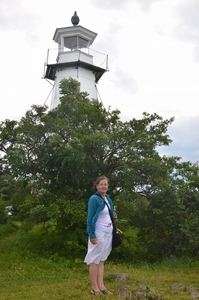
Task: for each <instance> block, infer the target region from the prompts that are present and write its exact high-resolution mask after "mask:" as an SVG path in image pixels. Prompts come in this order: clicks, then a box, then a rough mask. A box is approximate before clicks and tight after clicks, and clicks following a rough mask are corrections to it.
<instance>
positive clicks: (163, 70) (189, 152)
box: [0, 0, 199, 163]
mask: <svg viewBox="0 0 199 300" xmlns="http://www.w3.org/2000/svg"><path fill="white" fill-rule="evenodd" d="M74 11H77V15H78V16H79V17H80V23H79V25H81V26H83V27H86V28H88V29H90V30H92V31H94V32H96V33H97V34H98V35H97V37H96V39H95V41H94V43H93V45H92V46H91V49H93V50H96V51H99V52H101V53H104V54H107V55H108V60H109V71H108V72H106V73H105V74H104V75H103V77H102V78H101V79H100V81H99V83H98V91H99V94H100V98H101V100H102V102H103V104H104V106H105V107H108V106H111V108H112V109H115V108H117V109H119V110H120V111H121V118H122V120H129V119H131V118H133V117H135V118H141V117H142V113H143V112H144V111H146V112H148V113H154V112H155V113H157V114H159V115H160V116H162V117H163V118H164V119H167V118H170V117H175V121H174V122H173V124H172V125H170V126H169V130H168V134H169V136H170V137H171V139H172V140H173V143H172V145H171V146H169V147H167V148H165V149H162V150H161V151H160V152H161V154H166V155H169V156H180V157H182V161H191V162H193V163H195V162H197V161H199V130H198V128H199V111H198V99H199V13H198V12H199V1H198V0H122V1H121V0H84V1H82V0H73V1H66V0H56V1H49V0H34V1H33V0H15V1H13V0H1V1H0V39H1V52H0V66H1V72H0V82H1V108H0V121H4V120H5V119H11V120H13V119H16V120H19V119H20V118H21V117H22V116H24V114H25V112H26V111H27V110H29V109H30V108H31V105H33V104H40V105H43V104H44V103H46V104H47V105H49V106H50V102H51V97H48V96H49V94H50V92H51V89H52V86H51V85H50V83H49V82H47V81H46V80H45V79H42V76H43V71H44V62H45V60H46V55H47V50H48V49H57V44H56V43H55V42H54V41H53V40H52V38H53V35H54V32H55V30H56V28H60V27H67V26H72V24H71V17H72V15H73V14H74ZM54 62H55V61H54Z"/></svg>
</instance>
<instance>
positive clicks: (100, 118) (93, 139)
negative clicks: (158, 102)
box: [0, 78, 199, 261]
mask: <svg viewBox="0 0 199 300" xmlns="http://www.w3.org/2000/svg"><path fill="white" fill-rule="evenodd" d="M60 92H61V98H60V104H59V105H58V106H57V108H56V109H54V110H52V111H47V107H46V106H37V105H33V106H32V108H31V109H30V110H29V111H27V112H26V114H25V116H24V117H22V118H21V120H20V121H19V122H16V121H10V120H6V121H5V122H2V123H1V126H0V155H1V156H0V175H1V176H0V193H1V199H2V200H3V201H5V202H6V203H9V204H12V205H13V206H14V209H15V216H14V218H15V219H18V220H22V221H23V224H24V225H23V227H24V230H25V229H26V230H31V228H35V226H40V225H41V226H42V230H43V234H44V236H45V238H44V240H45V241H46V244H45V245H44V244H43V246H42V247H43V248H48V249H54V251H55V253H56V251H58V250H60V252H62V251H63V252H64V251H65V249H66V248H67V249H68V250H69V251H71V252H72V251H74V252H75V253H77V252H78V251H79V252H81V251H82V250H83V249H84V248H85V247H86V243H87V236H86V233H85V228H86V224H85V222H86V202H87V200H88V198H89V196H90V195H91V194H92V193H93V190H92V185H93V181H94V180H95V179H96V177H98V176H99V175H102V174H105V175H106V176H107V177H109V179H110V192H109V193H110V196H111V198H112V199H113V201H114V203H115V205H116V206H117V213H118V219H119V220H123V221H125V223H124V224H121V225H125V226H124V230H123V231H124V232H126V233H125V234H124V237H123V238H124V244H123V248H122V249H117V250H116V252H115V253H116V254H115V255H120V257H121V258H122V257H123V258H124V257H125V258H128V259H129V260H131V259H132V258H131V255H130V253H133V255H134V254H135V257H137V258H133V259H134V260H136V259H138V260H139V259H141V258H145V259H146V258H147V259H150V260H152V261H154V260H161V259H163V258H165V257H169V256H173V255H175V256H181V255H193V256H197V255H198V251H199V239H198V238H197V236H198V227H199V226H198V225H199V217H198V211H199V196H198V189H199V183H198V182H199V166H198V164H191V163H189V162H184V163H181V162H180V158H179V157H166V156H163V157H161V156H160V155H159V153H158V151H157V149H158V148H159V147H161V146H169V145H170V143H171V142H172V140H171V139H170V138H169V136H168V134H167V128H168V126H169V125H170V124H171V123H172V122H173V121H174V118H170V119H168V120H164V119H163V118H162V117H161V116H159V115H157V114H156V113H154V114H148V113H146V112H144V113H143V116H142V118H141V119H135V118H132V119H131V120H129V121H126V122H123V121H122V120H121V119H120V112H119V111H118V110H113V111H111V109H110V108H108V109H105V108H104V107H103V105H102V104H101V103H100V102H99V101H97V100H90V99H89V98H88V95H87V93H82V92H80V86H79V82H77V81H76V80H73V79H72V78H69V79H64V80H62V81H61V83H60ZM31 191H33V193H31ZM2 220H3V216H2ZM47 237H50V238H49V239H48V241H47V240H46V239H47ZM129 241H132V242H129Z"/></svg>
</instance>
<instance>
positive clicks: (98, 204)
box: [86, 191, 114, 239]
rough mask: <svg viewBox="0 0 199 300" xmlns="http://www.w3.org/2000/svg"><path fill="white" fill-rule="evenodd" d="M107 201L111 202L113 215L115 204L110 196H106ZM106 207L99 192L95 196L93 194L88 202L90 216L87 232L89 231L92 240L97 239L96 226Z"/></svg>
mask: <svg viewBox="0 0 199 300" xmlns="http://www.w3.org/2000/svg"><path fill="white" fill-rule="evenodd" d="M106 199H107V200H108V202H109V205H110V209H111V212H112V214H113V211H114V208H113V202H112V200H111V198H110V197H109V195H108V194H106ZM105 205H106V204H105V202H104V200H103V198H102V196H101V195H100V193H99V192H98V191H97V192H96V193H95V194H93V195H92V196H91V197H90V198H89V200H88V216H87V228H86V231H87V233H88V235H89V238H90V239H94V238H96V235H95V224H96V221H97V219H98V217H99V214H100V213H101V211H102V210H103V209H104V207H105Z"/></svg>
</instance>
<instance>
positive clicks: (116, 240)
mask: <svg viewBox="0 0 199 300" xmlns="http://www.w3.org/2000/svg"><path fill="white" fill-rule="evenodd" d="M105 203H106V201H105ZM106 205H107V207H108V211H109V215H110V217H111V221H112V224H113V238H112V249H114V248H116V247H118V246H120V245H121V243H122V240H121V237H120V234H119V233H118V231H117V227H116V225H115V222H114V219H113V215H112V213H111V210H110V208H109V206H108V204H107V203H106Z"/></svg>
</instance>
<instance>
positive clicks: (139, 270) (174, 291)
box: [0, 225, 199, 300]
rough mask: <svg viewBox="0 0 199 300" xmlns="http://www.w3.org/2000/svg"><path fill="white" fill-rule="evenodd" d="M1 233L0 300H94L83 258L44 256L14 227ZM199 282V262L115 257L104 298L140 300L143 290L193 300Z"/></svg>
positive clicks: (153, 296)
mask: <svg viewBox="0 0 199 300" xmlns="http://www.w3.org/2000/svg"><path fill="white" fill-rule="evenodd" d="M0 232H1V234H0V237H1V239H0V300H22V299H23V300H49V299H50V300H67V299H82V300H89V299H93V297H94V296H93V295H91V294H90V281H89V276H88V266H87V265H85V264H84V263H83V257H84V255H85V254H84V253H83V254H82V257H73V258H72V255H71V253H68V257H70V259H69V258H67V249H66V258H63V257H60V256H59V255H58V254H56V253H55V254H51V255H48V256H45V255H43V254H42V255H39V253H38V249H36V247H37V243H36V242H35V240H32V247H31V239H30V237H29V239H26V238H25V236H26V234H25V233H23V234H22V233H21V232H20V231H18V230H17V231H14V229H13V227H12V226H11V225H10V227H9V226H8V225H7V226H6V227H5V226H4V225H1V226H0ZM32 239H33V238H32ZM27 241H28V242H27ZM121 273H122V274H123V273H125V274H128V278H127V279H126V280H118V279H111V278H112V276H111V275H118V274H121ZM198 278H199V262H198V261H192V260H191V259H187V258H186V259H176V258H172V259H169V260H166V261H164V262H162V263H153V264H147V263H144V262H142V263H140V264H137V265H133V264H131V263H129V264H123V263H121V261H120V263H117V261H115V260H114V261H113V260H112V259H111V257H110V258H109V260H108V261H107V262H106V265H105V282H106V286H107V288H108V289H109V290H111V291H112V292H113V295H107V296H102V297H106V298H107V297H108V298H109V299H135V298H134V295H135V293H136V292H137V291H138V287H139V288H140V289H146V290H145V297H144V298H142V299H159V300H160V299H162V300H163V299H164V300H170V299H176V300H183V299H191V298H190V296H191V295H192V296H193V295H195V296H197V295H198V294H197V293H198V288H199V281H198ZM124 286H128V292H127V295H126V296H125V297H126V298H124V294H122V293H120V292H119V291H118V289H121V288H122V287H124ZM143 294H144V293H143ZM198 299H199V296H198Z"/></svg>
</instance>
